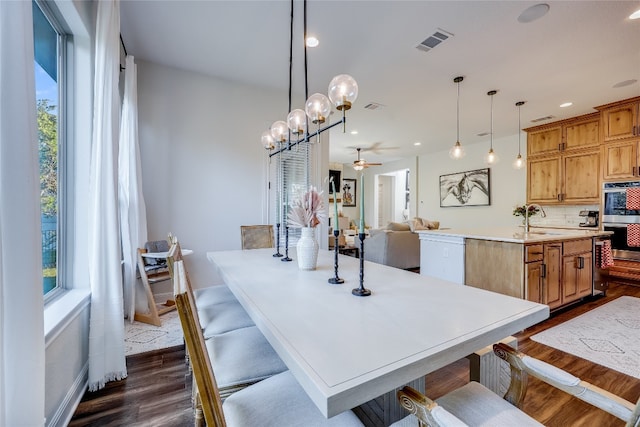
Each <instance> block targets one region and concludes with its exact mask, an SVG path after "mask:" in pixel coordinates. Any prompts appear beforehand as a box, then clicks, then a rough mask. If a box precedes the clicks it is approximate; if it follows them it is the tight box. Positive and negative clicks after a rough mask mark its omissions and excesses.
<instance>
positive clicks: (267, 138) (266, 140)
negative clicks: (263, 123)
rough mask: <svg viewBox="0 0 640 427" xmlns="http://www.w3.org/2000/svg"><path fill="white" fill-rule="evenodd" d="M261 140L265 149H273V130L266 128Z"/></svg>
mask: <svg viewBox="0 0 640 427" xmlns="http://www.w3.org/2000/svg"><path fill="white" fill-rule="evenodd" d="M260 142H261V143H262V146H263V147H264V148H265V150H273V149H274V147H275V145H274V144H273V136H271V131H268V130H265V131H264V132H262V137H261V138H260Z"/></svg>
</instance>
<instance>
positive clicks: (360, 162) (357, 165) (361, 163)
mask: <svg viewBox="0 0 640 427" xmlns="http://www.w3.org/2000/svg"><path fill="white" fill-rule="evenodd" d="M356 150H358V159H357V160H354V161H353V168H354V169H355V170H357V171H359V170H362V169H364V168H368V167H369V166H381V165H382V163H369V162H367V161H366V160H365V159H361V158H360V148H356Z"/></svg>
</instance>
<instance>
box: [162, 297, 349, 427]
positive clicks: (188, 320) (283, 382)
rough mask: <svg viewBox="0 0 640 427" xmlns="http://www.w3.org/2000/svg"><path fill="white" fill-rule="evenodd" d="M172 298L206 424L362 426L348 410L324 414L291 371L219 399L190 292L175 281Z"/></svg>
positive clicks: (236, 426)
mask: <svg viewBox="0 0 640 427" xmlns="http://www.w3.org/2000/svg"><path fill="white" fill-rule="evenodd" d="M175 298H176V304H177V310H178V315H179V317H180V322H181V324H182V328H183V331H184V337H185V342H186V345H187V349H188V351H189V354H190V355H191V362H192V366H193V375H194V378H195V383H196V386H197V388H198V396H199V398H198V399H197V405H198V407H199V409H201V411H202V413H203V415H204V419H205V422H206V424H207V426H210V427H213V426H216V427H227V426H229V427H244V426H247V427H249V426H251V427H254V426H264V427H268V426H273V427H276V426H293V425H299V426H319V427H320V426H345V427H350V426H362V423H361V422H360V420H358V418H357V417H356V416H355V414H354V413H353V412H351V411H347V412H343V413H342V414H339V415H336V416H335V417H332V418H330V419H327V418H325V417H324V415H322V413H321V412H320V411H319V410H318V408H316V406H315V405H314V404H313V402H312V401H311V400H310V399H309V398H308V397H307V395H306V393H305V391H304V390H303V389H302V387H301V386H300V385H299V384H298V382H297V381H296V380H295V378H294V377H293V375H292V374H291V372H290V371H285V372H282V373H280V374H277V375H274V376H272V377H270V378H267V379H265V380H263V381H260V382H259V383H256V384H253V385H251V386H248V387H246V388H245V389H243V390H240V391H238V392H236V393H234V394H232V395H231V396H229V397H227V399H226V400H225V401H224V403H222V398H221V395H220V388H219V387H218V382H217V377H216V374H217V372H218V368H217V367H216V366H215V364H213V365H212V363H211V360H210V359H209V357H208V354H207V346H206V341H205V339H204V336H203V335H202V330H201V329H200V327H199V325H198V320H197V315H198V313H197V311H196V310H195V306H194V302H193V299H192V296H191V294H190V293H189V292H188V290H187V289H185V288H182V287H180V286H179V287H178V289H176V296H175ZM198 421H199V420H198V419H196V423H197V422H198Z"/></svg>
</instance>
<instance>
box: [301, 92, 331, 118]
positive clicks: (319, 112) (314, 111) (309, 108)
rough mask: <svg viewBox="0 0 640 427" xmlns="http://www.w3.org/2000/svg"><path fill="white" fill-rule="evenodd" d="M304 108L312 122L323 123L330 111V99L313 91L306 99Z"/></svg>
mask: <svg viewBox="0 0 640 427" xmlns="http://www.w3.org/2000/svg"><path fill="white" fill-rule="evenodd" d="M304 110H305V112H306V114H307V117H309V120H311V123H313V124H316V125H317V124H321V123H324V122H325V120H326V119H327V117H328V116H329V114H330V113H331V101H329V98H327V97H326V95H323V94H321V93H314V94H313V95H311V96H310V97H309V99H307V102H306V103H305V105H304Z"/></svg>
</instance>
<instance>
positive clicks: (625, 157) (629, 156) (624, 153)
mask: <svg viewBox="0 0 640 427" xmlns="http://www.w3.org/2000/svg"><path fill="white" fill-rule="evenodd" d="M638 143H639V141H637V140H632V141H624V142H615V143H611V144H605V145H603V147H602V150H603V157H604V160H603V168H602V172H603V173H602V175H603V176H602V177H603V179H621V178H634V177H636V176H638V175H640V172H639V171H638Z"/></svg>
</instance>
